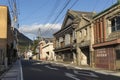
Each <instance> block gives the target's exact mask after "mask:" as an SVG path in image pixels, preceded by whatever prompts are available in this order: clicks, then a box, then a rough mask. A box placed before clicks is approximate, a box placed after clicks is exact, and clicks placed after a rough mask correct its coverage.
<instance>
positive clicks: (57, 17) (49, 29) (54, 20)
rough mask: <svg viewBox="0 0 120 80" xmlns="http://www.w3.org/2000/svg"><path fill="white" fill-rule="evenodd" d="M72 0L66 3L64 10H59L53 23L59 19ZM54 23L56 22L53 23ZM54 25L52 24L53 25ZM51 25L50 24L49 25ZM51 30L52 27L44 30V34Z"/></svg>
mask: <svg viewBox="0 0 120 80" xmlns="http://www.w3.org/2000/svg"><path fill="white" fill-rule="evenodd" d="M70 1H71V0H68V1H67V3H66V4H65V6H64V7H63V8H62V10H61V11H60V12H59V14H58V15H57V16H56V18H55V19H54V21H53V23H55V22H56V21H57V19H58V17H59V16H60V15H61V14H62V12H63V11H64V9H65V8H66V7H67V6H68V4H69V3H70ZM53 25H54V24H53ZM53 25H52V26H53ZM49 26H50V25H49ZM48 30H50V27H49V28H48V29H47V30H46V31H45V32H44V34H46V33H47V31H48Z"/></svg>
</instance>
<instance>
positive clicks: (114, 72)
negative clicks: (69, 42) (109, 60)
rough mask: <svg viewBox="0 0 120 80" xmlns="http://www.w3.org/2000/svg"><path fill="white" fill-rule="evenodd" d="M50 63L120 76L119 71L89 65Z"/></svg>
mask: <svg viewBox="0 0 120 80" xmlns="http://www.w3.org/2000/svg"><path fill="white" fill-rule="evenodd" d="M51 63H55V64H57V65H63V66H67V67H69V68H76V69H82V70H90V71H94V72H96V73H101V74H105V75H112V76H117V77H120V71H110V70H103V69H98V68H91V67H80V66H76V65H74V64H66V63H62V62H51Z"/></svg>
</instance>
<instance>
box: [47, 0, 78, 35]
mask: <svg viewBox="0 0 120 80" xmlns="http://www.w3.org/2000/svg"><path fill="white" fill-rule="evenodd" d="M78 1H79V0H76V1H75V2H74V3H73V4H72V5H71V6H70V8H69V9H71V8H73V7H74V6H75V5H76V3H77V2H78ZM62 18H64V16H62V17H61V18H60V19H62ZM57 19H58V18H57ZM57 19H56V23H58V22H59V20H58V21H57ZM56 23H54V24H53V25H52V26H51V27H54V28H55V27H56V25H57V24H56ZM48 31H51V32H54V29H53V28H49V29H48V30H47V31H46V32H45V34H46V35H47V34H48V33H47V32H48Z"/></svg>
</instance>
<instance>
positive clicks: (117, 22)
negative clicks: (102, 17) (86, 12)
mask: <svg viewBox="0 0 120 80" xmlns="http://www.w3.org/2000/svg"><path fill="white" fill-rule="evenodd" d="M111 29H112V32H114V31H117V30H120V16H116V17H114V18H113V19H112V20H111Z"/></svg>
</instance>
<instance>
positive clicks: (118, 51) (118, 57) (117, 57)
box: [116, 50, 120, 60]
mask: <svg viewBox="0 0 120 80" xmlns="http://www.w3.org/2000/svg"><path fill="white" fill-rule="evenodd" d="M116 60H120V50H116Z"/></svg>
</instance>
